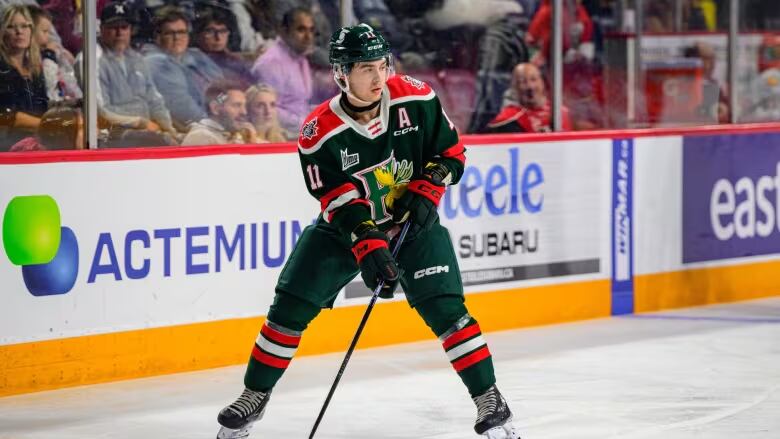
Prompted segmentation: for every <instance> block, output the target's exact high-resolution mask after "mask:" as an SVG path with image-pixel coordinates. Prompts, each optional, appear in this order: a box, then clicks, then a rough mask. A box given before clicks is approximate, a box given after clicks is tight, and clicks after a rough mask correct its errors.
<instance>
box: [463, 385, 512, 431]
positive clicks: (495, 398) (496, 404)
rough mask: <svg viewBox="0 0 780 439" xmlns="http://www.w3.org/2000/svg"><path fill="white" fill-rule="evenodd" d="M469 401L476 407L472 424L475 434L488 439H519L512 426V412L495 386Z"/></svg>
mask: <svg viewBox="0 0 780 439" xmlns="http://www.w3.org/2000/svg"><path fill="white" fill-rule="evenodd" d="M471 399H472V400H474V404H476V406H477V422H476V423H475V424H474V431H476V432H477V434H479V435H483V436H485V437H487V438H489V439H520V433H519V432H518V431H517V429H516V428H515V427H514V425H512V412H511V411H510V410H509V406H508V405H507V403H506V400H505V399H504V397H503V396H501V392H499V391H498V388H497V387H496V386H495V385H493V386H492V387H491V388H489V389H487V391H486V392H485V393H483V394H481V395H479V396H475V397H474V398H471Z"/></svg>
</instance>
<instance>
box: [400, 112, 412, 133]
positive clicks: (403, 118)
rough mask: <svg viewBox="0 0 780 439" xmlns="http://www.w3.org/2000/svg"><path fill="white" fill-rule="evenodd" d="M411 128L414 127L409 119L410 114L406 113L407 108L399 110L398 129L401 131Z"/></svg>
mask: <svg viewBox="0 0 780 439" xmlns="http://www.w3.org/2000/svg"><path fill="white" fill-rule="evenodd" d="M410 126H412V121H411V120H410V119H409V113H407V112H406V108H405V107H400V108H398V128H399V129H401V128H405V127H410Z"/></svg>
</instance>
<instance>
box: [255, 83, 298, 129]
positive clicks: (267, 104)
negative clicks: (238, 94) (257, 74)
mask: <svg viewBox="0 0 780 439" xmlns="http://www.w3.org/2000/svg"><path fill="white" fill-rule="evenodd" d="M246 106H247V113H248V114H249V121H250V122H251V123H252V125H253V126H254V127H255V130H256V131H257V137H258V139H259V141H261V142H274V143H275V142H286V141H288V140H292V139H294V138H296V137H297V134H296V133H291V132H289V131H287V130H285V129H284V128H282V127H281V125H279V117H278V111H277V109H276V90H274V89H273V87H271V86H270V85H267V84H258V85H254V86H252V87H249V89H248V90H247V91H246Z"/></svg>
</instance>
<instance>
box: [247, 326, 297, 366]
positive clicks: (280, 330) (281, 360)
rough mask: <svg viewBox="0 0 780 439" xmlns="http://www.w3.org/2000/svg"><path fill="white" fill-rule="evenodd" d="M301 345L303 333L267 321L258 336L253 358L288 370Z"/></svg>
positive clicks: (267, 364)
mask: <svg viewBox="0 0 780 439" xmlns="http://www.w3.org/2000/svg"><path fill="white" fill-rule="evenodd" d="M300 343H301V333H300V332H299V331H293V330H291V329H287V328H285V327H283V326H280V325H277V324H275V323H273V322H271V321H266V322H265V324H264V325H263V328H262V329H261V330H260V334H258V335H257V340H255V346H254V348H253V349H252V357H253V358H254V359H255V360H257V361H259V362H260V363H262V364H264V365H266V366H270V367H274V368H277V369H286V368H287V366H289V365H290V361H291V360H292V358H293V357H294V356H295V352H296V351H297V350H298V345H299V344H300Z"/></svg>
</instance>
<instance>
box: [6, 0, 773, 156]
mask: <svg viewBox="0 0 780 439" xmlns="http://www.w3.org/2000/svg"><path fill="white" fill-rule="evenodd" d="M84 3H85V2H83V1H79V0H38V1H36V0H0V36H2V40H1V41H0V151H8V150H10V151H30V150H49V149H74V148H80V147H82V145H83V126H84V120H83V117H82V112H81V106H82V99H83V93H82V89H83V87H82V84H83V82H82V80H83V77H82V76H83V75H82V50H83V38H82V35H81V12H80V7H81V6H82V5H83V4H84ZM728 3H729V2H728V1H726V0H653V1H645V2H644V4H645V8H644V10H643V11H642V12H643V14H642V16H643V17H644V20H643V22H642V23H641V24H642V30H643V32H647V33H649V34H655V35H672V36H674V35H688V36H690V35H705V34H707V33H711V34H713V35H716V34H722V33H723V32H725V30H726V29H727V28H728ZM632 6H633V1H631V0H563V31H562V35H563V54H562V57H563V77H564V87H563V103H564V107H563V109H562V119H563V120H562V127H561V128H562V129H564V130H591V129H604V128H623V127H626V126H628V125H627V122H626V120H625V114H626V111H625V108H621V107H620V103H621V102H623V101H625V100H627V99H626V98H625V97H624V96H623V95H625V94H626V93H627V92H626V88H627V87H628V86H627V85H626V84H627V83H626V77H627V75H626V72H625V70H626V69H627V67H626V66H625V65H623V66H622V67H621V65H620V63H619V62H616V61H615V60H619V58H620V57H619V56H616V55H615V53H619V50H620V48H621V46H620V42H621V41H625V38H623V39H621V35H630V34H631V32H633V31H634V29H635V27H636V26H635V23H634V21H635V17H636V15H637V14H635V12H634V11H633V9H632ZM339 8H340V4H339V1H338V0H127V1H123V2H117V1H111V2H109V1H106V0H98V1H97V17H98V18H99V26H98V47H97V72H87V75H97V83H98V84H97V85H98V90H97V102H98V128H99V133H100V134H99V145H100V146H101V147H133V146H168V145H215V144H228V143H230V144H242V143H246V144H249V143H251V144H258V143H277V142H285V141H289V140H294V139H296V137H297V133H298V130H299V127H300V124H301V122H302V121H303V118H304V117H305V116H306V115H307V114H308V113H309V111H310V110H311V109H312V108H313V106H316V105H317V104H319V103H320V102H322V101H323V100H325V99H328V98H329V97H331V96H333V95H335V94H336V93H338V92H339V90H338V88H337V87H336V85H335V83H334V81H333V79H332V72H331V70H330V66H329V65H328V57H327V41H328V39H329V37H330V34H331V32H332V31H333V30H334V29H336V28H338V27H339V26H340V23H341V17H340V9H339ZM741 10H742V16H741V22H740V29H741V30H743V31H745V32H753V33H757V32H763V33H765V36H764V37H763V40H762V42H761V44H762V45H761V49H760V50H761V55H760V56H759V59H760V63H763V64H760V65H758V66H757V67H756V73H755V75H758V76H757V78H756V79H755V82H756V84H757V85H756V87H757V88H756V90H758V91H757V92H756V93H757V95H758V96H759V97H760V99H748V101H747V102H746V103H745V105H746V108H747V109H746V110H745V111H744V115H745V121H757V120H780V70H778V67H780V37H777V36H775V34H774V33H772V31H780V1H776V0H745V1H743V2H741ZM350 13H351V15H352V17H350V19H351V21H354V22H365V23H368V24H370V25H371V26H373V27H374V28H376V29H378V30H379V31H381V32H382V33H383V34H384V35H385V36H386V37H387V39H388V40H389V42H390V44H391V46H392V50H393V54H394V60H395V69H396V72H397V73H400V74H409V75H411V76H414V77H416V78H418V79H421V80H423V81H425V82H428V83H429V84H430V85H431V86H432V87H433V88H434V90H436V92H437V94H438V96H439V98H440V99H441V101H442V105H443V106H444V108H445V109H446V110H447V113H448V115H449V116H450V117H451V119H452V120H453V122H454V123H455V124H456V125H457V126H458V128H459V130H460V131H461V132H463V133H486V132H545V131H550V130H551V127H552V123H551V119H552V116H551V111H552V105H551V99H550V94H551V92H550V90H551V83H550V78H551V59H552V57H551V55H550V53H551V52H550V51H551V38H552V35H551V33H552V32H551V29H552V27H551V23H552V6H551V2H550V0H480V1H476V0H473V1H470V0H354V1H353V10H352V11H350ZM624 45H625V44H624ZM616 51H617V52H616ZM716 55H717V48H716V47H714V46H713V45H712V44H711V43H710V42H707V41H704V40H703V41H692V42H689V43H686V44H684V45H682V46H681V47H680V48H679V50H677V51H676V53H674V56H673V59H674V65H673V66H672V70H673V73H674V74H675V75H682V76H681V77H682V78H683V79H684V80H682V82H681V83H683V84H687V85H685V87H688V89H689V92H690V94H691V95H692V96H695V97H696V98H695V99H693V100H692V101H691V103H690V104H689V105H687V106H683V107H685V108H684V110H685V112H681V111H677V112H676V113H675V114H674V115H673V117H671V116H669V115H668V114H665V113H664V110H663V108H662V110H657V109H656V106H661V107H663V106H664V105H668V100H664V99H666V98H664V99H661V98H659V97H658V96H655V95H654V93H655V94H661V92H657V91H656V90H655V89H654V88H653V81H654V80H655V79H653V78H656V79H657V77H659V76H658V75H667V76H668V75H670V73H668V72H669V71H672V70H669V69H670V67H669V62H668V61H669V60H667V59H664V60H661V61H659V62H657V63H656V64H653V63H647V67H646V69H647V71H648V75H649V79H648V85H647V87H646V88H643V89H642V92H640V94H641V93H646V94H647V95H646V96H644V99H645V100H646V107H644V108H646V111H645V112H644V113H643V114H642V115H641V117H636V118H635V120H634V125H635V126H639V125H640V124H641V123H644V124H645V125H649V126H654V125H661V124H664V123H667V124H668V123H670V122H675V123H687V124H695V123H701V124H704V123H725V122H728V120H729V115H730V111H731V109H730V108H729V99H728V96H729V90H728V89H727V86H726V84H724V81H723V80H722V79H719V78H718V75H716V73H715V72H716V68H717V62H718V61H717V59H718V58H717V56H716ZM776 62H777V63H776ZM659 63H660V64H659ZM658 65H661V67H658ZM721 67H722V66H721ZM621 68H622V71H621ZM664 69H665V70H664ZM658 72H662V73H658ZM653 75H655V76H653ZM685 75H687V76H685ZM667 76H664V78H667ZM686 81H687V82H686ZM762 87H763V88H762ZM662 88H663V87H662ZM616 95H617V97H616ZM686 96H687V95H686ZM746 99H747V98H746ZM616 102H617V104H616Z"/></svg>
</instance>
